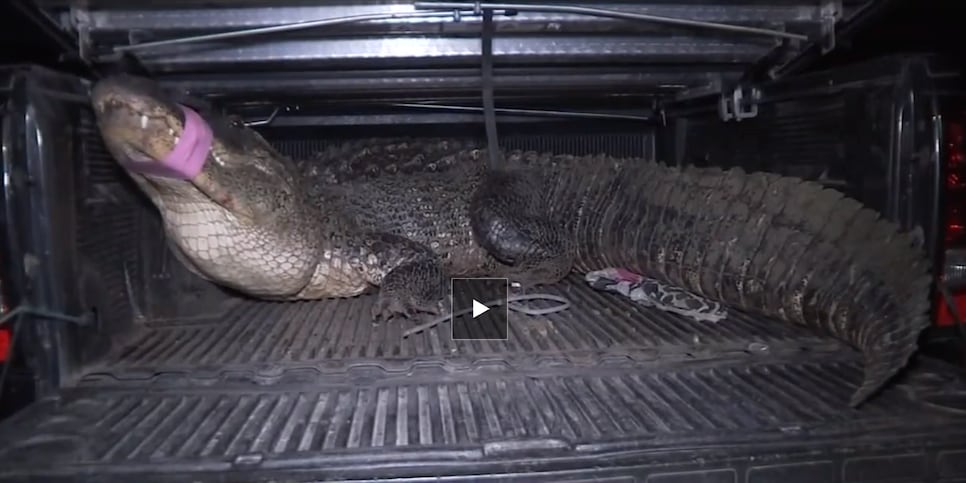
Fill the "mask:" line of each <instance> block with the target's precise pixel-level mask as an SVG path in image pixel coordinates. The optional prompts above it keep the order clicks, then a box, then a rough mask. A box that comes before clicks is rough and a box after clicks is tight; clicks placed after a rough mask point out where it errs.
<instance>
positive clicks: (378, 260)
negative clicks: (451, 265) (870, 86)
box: [359, 233, 447, 321]
mask: <svg viewBox="0 0 966 483" xmlns="http://www.w3.org/2000/svg"><path fill="white" fill-rule="evenodd" d="M364 240H365V242H364V246H363V248H364V249H363V250H362V253H363V254H364V255H363V257H362V258H363V259H360V260H359V261H360V262H361V269H362V270H364V271H366V273H367V276H368V277H369V278H370V282H371V283H373V284H374V285H378V286H379V295H378V296H377V298H376V303H375V304H374V305H373V306H372V317H373V320H375V321H380V320H388V319H390V318H393V317H395V316H397V315H400V316H402V317H405V318H415V317H417V316H418V314H420V313H425V314H433V315H439V314H441V313H442V312H443V311H444V310H446V308H447V303H446V296H445V295H446V293H445V285H446V283H445V276H444V273H443V269H442V264H441V263H440V260H439V258H438V257H437V256H436V255H435V254H434V253H433V252H432V250H430V249H429V248H428V247H425V246H423V245H421V244H419V243H416V242H414V241H412V240H409V239H408V238H405V237H401V236H397V235H392V234H388V233H371V234H368V235H367V236H366V237H365V238H364Z"/></svg>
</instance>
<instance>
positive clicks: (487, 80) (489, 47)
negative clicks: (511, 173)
mask: <svg viewBox="0 0 966 483" xmlns="http://www.w3.org/2000/svg"><path fill="white" fill-rule="evenodd" d="M481 50H482V57H483V59H482V60H483V65H482V69H483V72H482V77H483V121H484V123H485V124H486V150H487V153H488V154H489V161H490V169H493V168H497V167H499V166H500V164H502V161H503V160H502V157H501V156H500V143H499V141H498V139H499V138H498V137H497V133H496V106H495V102H494V100H493V10H490V9H485V10H483V35H482V49H481Z"/></svg>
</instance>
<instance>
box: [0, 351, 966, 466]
mask: <svg viewBox="0 0 966 483" xmlns="http://www.w3.org/2000/svg"><path fill="white" fill-rule="evenodd" d="M754 357H756V356H749V358H754ZM824 359H826V360H824V361H815V362H812V363H805V362H780V361H774V360H772V361H769V360H759V361H757V362H750V361H748V360H745V361H731V362H730V363H728V362H726V363H720V362H719V363H717V364H714V365H702V364H695V365H693V366H692V367H686V366H681V367H678V368H677V369H673V370H668V369H666V368H664V369H662V368H656V367H652V368H650V369H642V368H637V367H598V368H596V369H594V370H586V369H585V370H581V371H571V370H567V369H554V368H550V369H545V370H544V371H542V372H541V374H531V375H525V374H517V373H514V374H503V373H499V372H487V371H470V372H468V373H465V374H450V373H447V372H446V371H444V370H442V369H440V368H432V367H422V368H417V369H413V370H412V371H410V372H409V374H407V376H406V377H405V378H402V379H380V378H365V377H350V378H347V379H344V380H343V381H341V382H319V381H318V380H316V381H313V382H279V383H276V384H273V385H270V386H267V387H260V386H258V385H253V384H250V383H245V382H239V383H222V384H219V385H217V386H215V387H202V386H193V387H182V388H179V389H166V390H156V391H146V390H145V388H126V389H121V388H96V389H93V388H86V389H85V388H76V389H73V390H69V391H67V392H66V393H65V395H64V396H63V397H62V399H61V400H59V401H46V402H42V403H40V404H37V405H34V406H33V407H32V408H30V409H29V410H28V411H27V412H26V413H22V414H21V415H20V416H19V417H17V418H15V419H14V420H12V421H9V422H8V423H7V424H6V425H5V426H4V427H3V432H2V433H0V434H2V435H3V439H5V440H6V442H5V443H4V444H3V445H2V446H0V448H2V449H0V459H2V460H3V461H4V462H5V463H4V464H3V465H0V478H2V477H14V476H18V475H26V474H30V475H31V476H32V477H33V478H39V479H41V480H43V481H51V479H52V478H53V477H55V476H58V475H61V476H66V475H74V476H77V475H90V474H93V473H101V475H100V476H99V481H100V479H103V477H104V476H105V475H107V474H113V475H114V476H116V477H118V480H119V481H124V478H131V477H132V476H133V475H132V473H145V474H152V473H158V472H160V471H161V470H163V471H164V472H175V473H180V474H181V476H182V477H184V475H185V474H186V473H189V472H203V471H229V472H232V471H235V472H239V474H238V475H235V477H234V478H228V480H229V481H252V480H254V479H256V478H257V477H258V475H259V474H260V473H259V472H269V471H271V472H272V473H271V474H272V476H273V477H274V478H281V475H284V474H286V473H285V472H287V471H296V470H301V471H302V472H306V471H309V472H311V474H312V476H313V477H315V478H319V479H328V480H329V481H331V480H342V479H348V478H353V477H360V478H363V477H365V478H372V477H374V476H375V475H381V476H397V477H398V476H404V475H410V476H432V475H434V474H436V472H438V471H444V470H443V468H444V465H448V469H447V470H446V471H447V472H448V473H449V474H459V473H462V472H463V471H469V472H470V474H471V475H479V474H481V473H483V474H485V473H488V472H505V471H520V470H521V469H526V470H528V471H533V472H540V471H550V468H553V471H554V472H560V471H562V470H564V469H567V470H568V471H569V470H573V471H574V473H573V474H570V475H569V476H567V475H565V474H559V473H558V474H557V476H556V479H554V478H550V477H548V480H546V481H564V480H570V479H572V478H574V477H577V476H580V474H581V471H589V470H591V469H593V468H595V467H602V466H603V467H608V466H610V467H612V468H611V469H612V470H613V469H615V468H620V467H622V465H638V469H637V470H634V469H633V468H630V467H628V468H625V471H627V472H630V473H625V474H651V475H652V478H651V479H647V480H646V481H662V482H664V481H675V482H677V481H777V480H772V479H768V478H769V476H770V477H777V476H780V475H781V474H784V473H788V472H790V473H792V475H791V476H794V478H791V479H788V480H782V481H783V483H784V482H785V481H810V482H819V481H822V482H824V481H835V480H837V479H838V477H837V475H845V476H846V477H847V478H845V480H844V481H869V480H871V481H878V480H879V478H878V477H886V476H888V477H890V478H893V479H891V480H889V481H925V477H926V476H927V475H934V476H935V475H938V474H945V475H946V476H964V477H966V464H963V461H964V460H963V456H966V428H964V426H963V421H964V420H966V418H964V416H963V415H962V414H958V415H957V414H956V413H954V412H950V411H948V410H940V409H930V408H929V407H928V406H925V405H923V404H922V403H920V402H916V401H913V400H912V399H910V398H909V397H907V393H906V392H905V391H891V392H888V393H886V394H884V395H883V396H882V397H880V398H877V399H875V400H874V401H873V402H871V403H870V404H869V405H867V406H865V407H863V408H862V409H861V410H852V409H848V408H845V407H844V405H843V404H842V401H845V400H847V398H848V395H849V393H850V391H851V389H850V388H851V387H852V385H853V384H855V383H857V382H858V381H859V380H860V368H859V367H858V366H857V364H856V363H855V362H854V361H848V360H828V359H830V357H826V358H824ZM846 359H847V358H846ZM898 415H901V417H897V416H898ZM956 438H959V439H958V440H957V439H956ZM950 441H959V444H960V445H961V446H962V448H960V449H959V450H956V451H950V450H949V447H950V446H949V445H950V444H951V443H950ZM910 445H912V448H914V449H910V447H909V446H910ZM940 446H943V447H945V448H946V450H943V451H939V450H938V449H936V448H938V447H940ZM930 448H933V449H930ZM748 454H751V455H755V454H757V455H759V456H758V457H757V459H755V458H752V459H748V460H746V461H745V462H743V463H740V464H738V465H737V466H735V464H736V463H735V461H736V460H738V459H741V458H747V457H748V456H747V455H748ZM762 455H770V456H767V457H762ZM860 455H861V457H860ZM605 456H606V457H605ZM594 457H596V458H600V459H597V460H594V459H593V458H594ZM675 465H684V467H688V468H690V469H689V473H687V474H689V475H690V478H698V479H697V480H694V479H688V478H684V479H674V478H671V479H667V480H665V479H659V478H658V479H654V478H653V474H654V473H657V474H660V473H668V472H670V473H673V472H674V471H672V469H673V467H674V466H675ZM514 468H516V469H515V470H514ZM579 468H582V469H579ZM642 468H643V469H642ZM802 472H804V473H802ZM266 474H267V473H266ZM239 475H243V477H240V476H239ZM749 475H756V476H755V477H751V476H749ZM897 475H898V476H900V477H906V478H912V479H911V480H908V479H903V478H899V479H898V480H896V479H895V478H896V476H897ZM169 476H170V475H169ZM303 476H304V475H303ZM588 476H590V475H588ZM595 476H597V477H600V476H602V475H601V474H599V473H598V474H595ZM222 477H225V475H222ZM702 477H703V478H705V479H700V478H702ZM860 477H861V478H860ZM160 478H161V476H160V475H159V474H155V476H152V477H150V479H151V481H156V480H157V479H160ZM708 478H710V479H708ZM722 478H723V479H722ZM739 478H740V479H739ZM172 480H174V481H177V480H178V478H176V477H174V476H172ZM467 480H469V481H474V478H467ZM35 481H37V480H35ZM127 481H131V480H127ZM618 481H634V480H618ZM641 481H645V480H641Z"/></svg>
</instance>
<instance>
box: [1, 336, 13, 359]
mask: <svg viewBox="0 0 966 483" xmlns="http://www.w3.org/2000/svg"><path fill="white" fill-rule="evenodd" d="M10 339H11V336H10V329H9V328H8V327H0V363H6V362H7V361H8V360H9V359H10Z"/></svg>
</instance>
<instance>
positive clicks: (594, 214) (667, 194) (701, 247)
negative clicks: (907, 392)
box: [484, 160, 931, 406]
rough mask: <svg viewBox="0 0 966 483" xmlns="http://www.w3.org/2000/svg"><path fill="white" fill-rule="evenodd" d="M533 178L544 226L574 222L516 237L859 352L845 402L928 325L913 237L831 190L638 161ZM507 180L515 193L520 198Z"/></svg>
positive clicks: (896, 361)
mask: <svg viewBox="0 0 966 483" xmlns="http://www.w3.org/2000/svg"><path fill="white" fill-rule="evenodd" d="M533 181H534V180H533V179H530V180H529V181H528V185H527V186H526V187H527V189H529V190H531V191H533V192H536V193H540V196H541V198H542V201H541V202H540V203H539V206H542V207H543V209H544V210H545V213H544V217H545V218H544V219H555V218H556V219H565V220H569V223H568V224H567V225H566V227H565V228H559V227H558V226H547V225H537V224H527V222H526V219H527V218H526V217H524V216H519V217H518V218H517V221H516V222H517V223H519V225H518V226H519V228H518V230H519V231H521V232H526V233H528V236H529V237H530V238H531V239H536V240H540V239H544V238H550V239H553V237H554V236H553V235H548V234H545V233H542V232H541V230H560V233H562V235H557V236H572V237H573V241H574V243H575V255H576V258H575V267H576V268H577V269H578V270H580V271H583V272H587V271H589V270H594V269H599V268H604V267H615V266H616V267H625V268H628V269H631V270H634V271H636V272H638V273H641V274H645V275H646V276H648V277H652V278H655V279H657V280H660V281H663V282H666V283H669V284H672V285H675V286H678V287H681V288H684V289H686V290H689V291H692V292H694V293H697V294H700V295H703V296H705V297H708V298H711V299H714V300H718V301H721V302H723V303H725V304H727V305H730V306H733V307H737V308H740V309H743V310H746V311H749V312H754V313H759V314H763V315H766V316H769V317H773V318H776V319H780V320H786V321H789V322H793V323H798V324H802V325H805V326H809V327H812V328H815V329H819V330H821V331H824V332H826V333H829V334H831V335H833V336H836V337H838V338H840V339H842V340H844V341H846V342H848V343H850V344H851V345H853V346H855V347H857V348H858V349H860V350H861V351H862V352H863V354H864V358H865V379H864V381H863V383H862V385H861V387H859V388H858V390H857V391H855V393H854V394H853V396H852V398H851V404H852V405H853V406H858V405H859V404H861V403H862V402H864V401H865V400H867V399H868V398H869V397H870V396H871V395H872V394H873V393H875V392H876V391H877V390H878V389H880V388H881V387H882V386H883V385H885V384H886V382H887V381H888V380H889V379H891V378H892V376H894V375H895V374H896V373H897V372H898V371H899V370H900V369H902V368H903V367H904V366H905V364H906V363H907V361H908V359H909V357H910V356H911V355H912V353H913V352H915V349H916V340H917V338H918V335H919V333H920V332H921V331H922V330H923V329H924V328H925V327H926V326H927V325H928V318H927V316H928V310H929V300H928V290H929V285H930V283H931V277H930V274H929V263H928V260H927V259H926V257H925V255H924V253H922V251H921V249H920V248H919V247H918V246H917V245H916V243H915V241H914V239H913V237H912V236H910V235H909V234H904V233H901V231H900V229H899V227H898V226H897V225H895V224H894V223H891V222H889V221H887V220H884V219H880V217H879V216H878V215H877V214H876V212H874V211H872V210H871V209H868V208H864V207H862V206H861V205H860V204H859V203H858V202H856V201H854V200H851V199H848V198H845V197H844V196H843V195H842V194H841V193H840V192H837V191H835V190H832V189H827V188H824V187H822V186H820V185H818V184H815V183H811V182H806V181H802V180H800V179H796V178H790V177H783V176H779V175H775V174H769V173H751V174H749V173H746V172H744V171H742V170H741V169H731V170H728V171H722V170H721V169H716V168H693V167H689V168H684V169H678V168H671V167H667V166H664V165H661V164H657V163H646V162H642V161H636V160H629V161H628V162H626V163H613V162H606V163H592V162H589V161H588V160H584V161H583V162H581V163H580V165H578V166H572V167H568V168H565V169H556V170H552V171H550V172H545V174H544V175H543V177H542V183H539V184H538V185H533V184H532V183H533ZM502 184H503V186H505V187H506V188H505V190H513V193H512V196H517V195H519V193H520V191H521V189H522V187H521V186H519V185H514V184H513V183H509V182H507V181H506V180H504V181H503V183H502ZM504 193H506V191H504ZM494 196H496V195H494ZM502 196H503V199H511V195H509V194H504V195H502ZM498 199H499V198H498ZM491 205H499V203H496V202H494V201H491ZM525 214H526V215H528V216H529V213H525ZM506 215H507V216H509V217H513V216H514V215H513V214H512V213H507V214H506ZM494 231H495V230H494ZM568 234H569V235H568ZM484 238H485V237H484ZM498 248H499V247H498Z"/></svg>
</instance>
